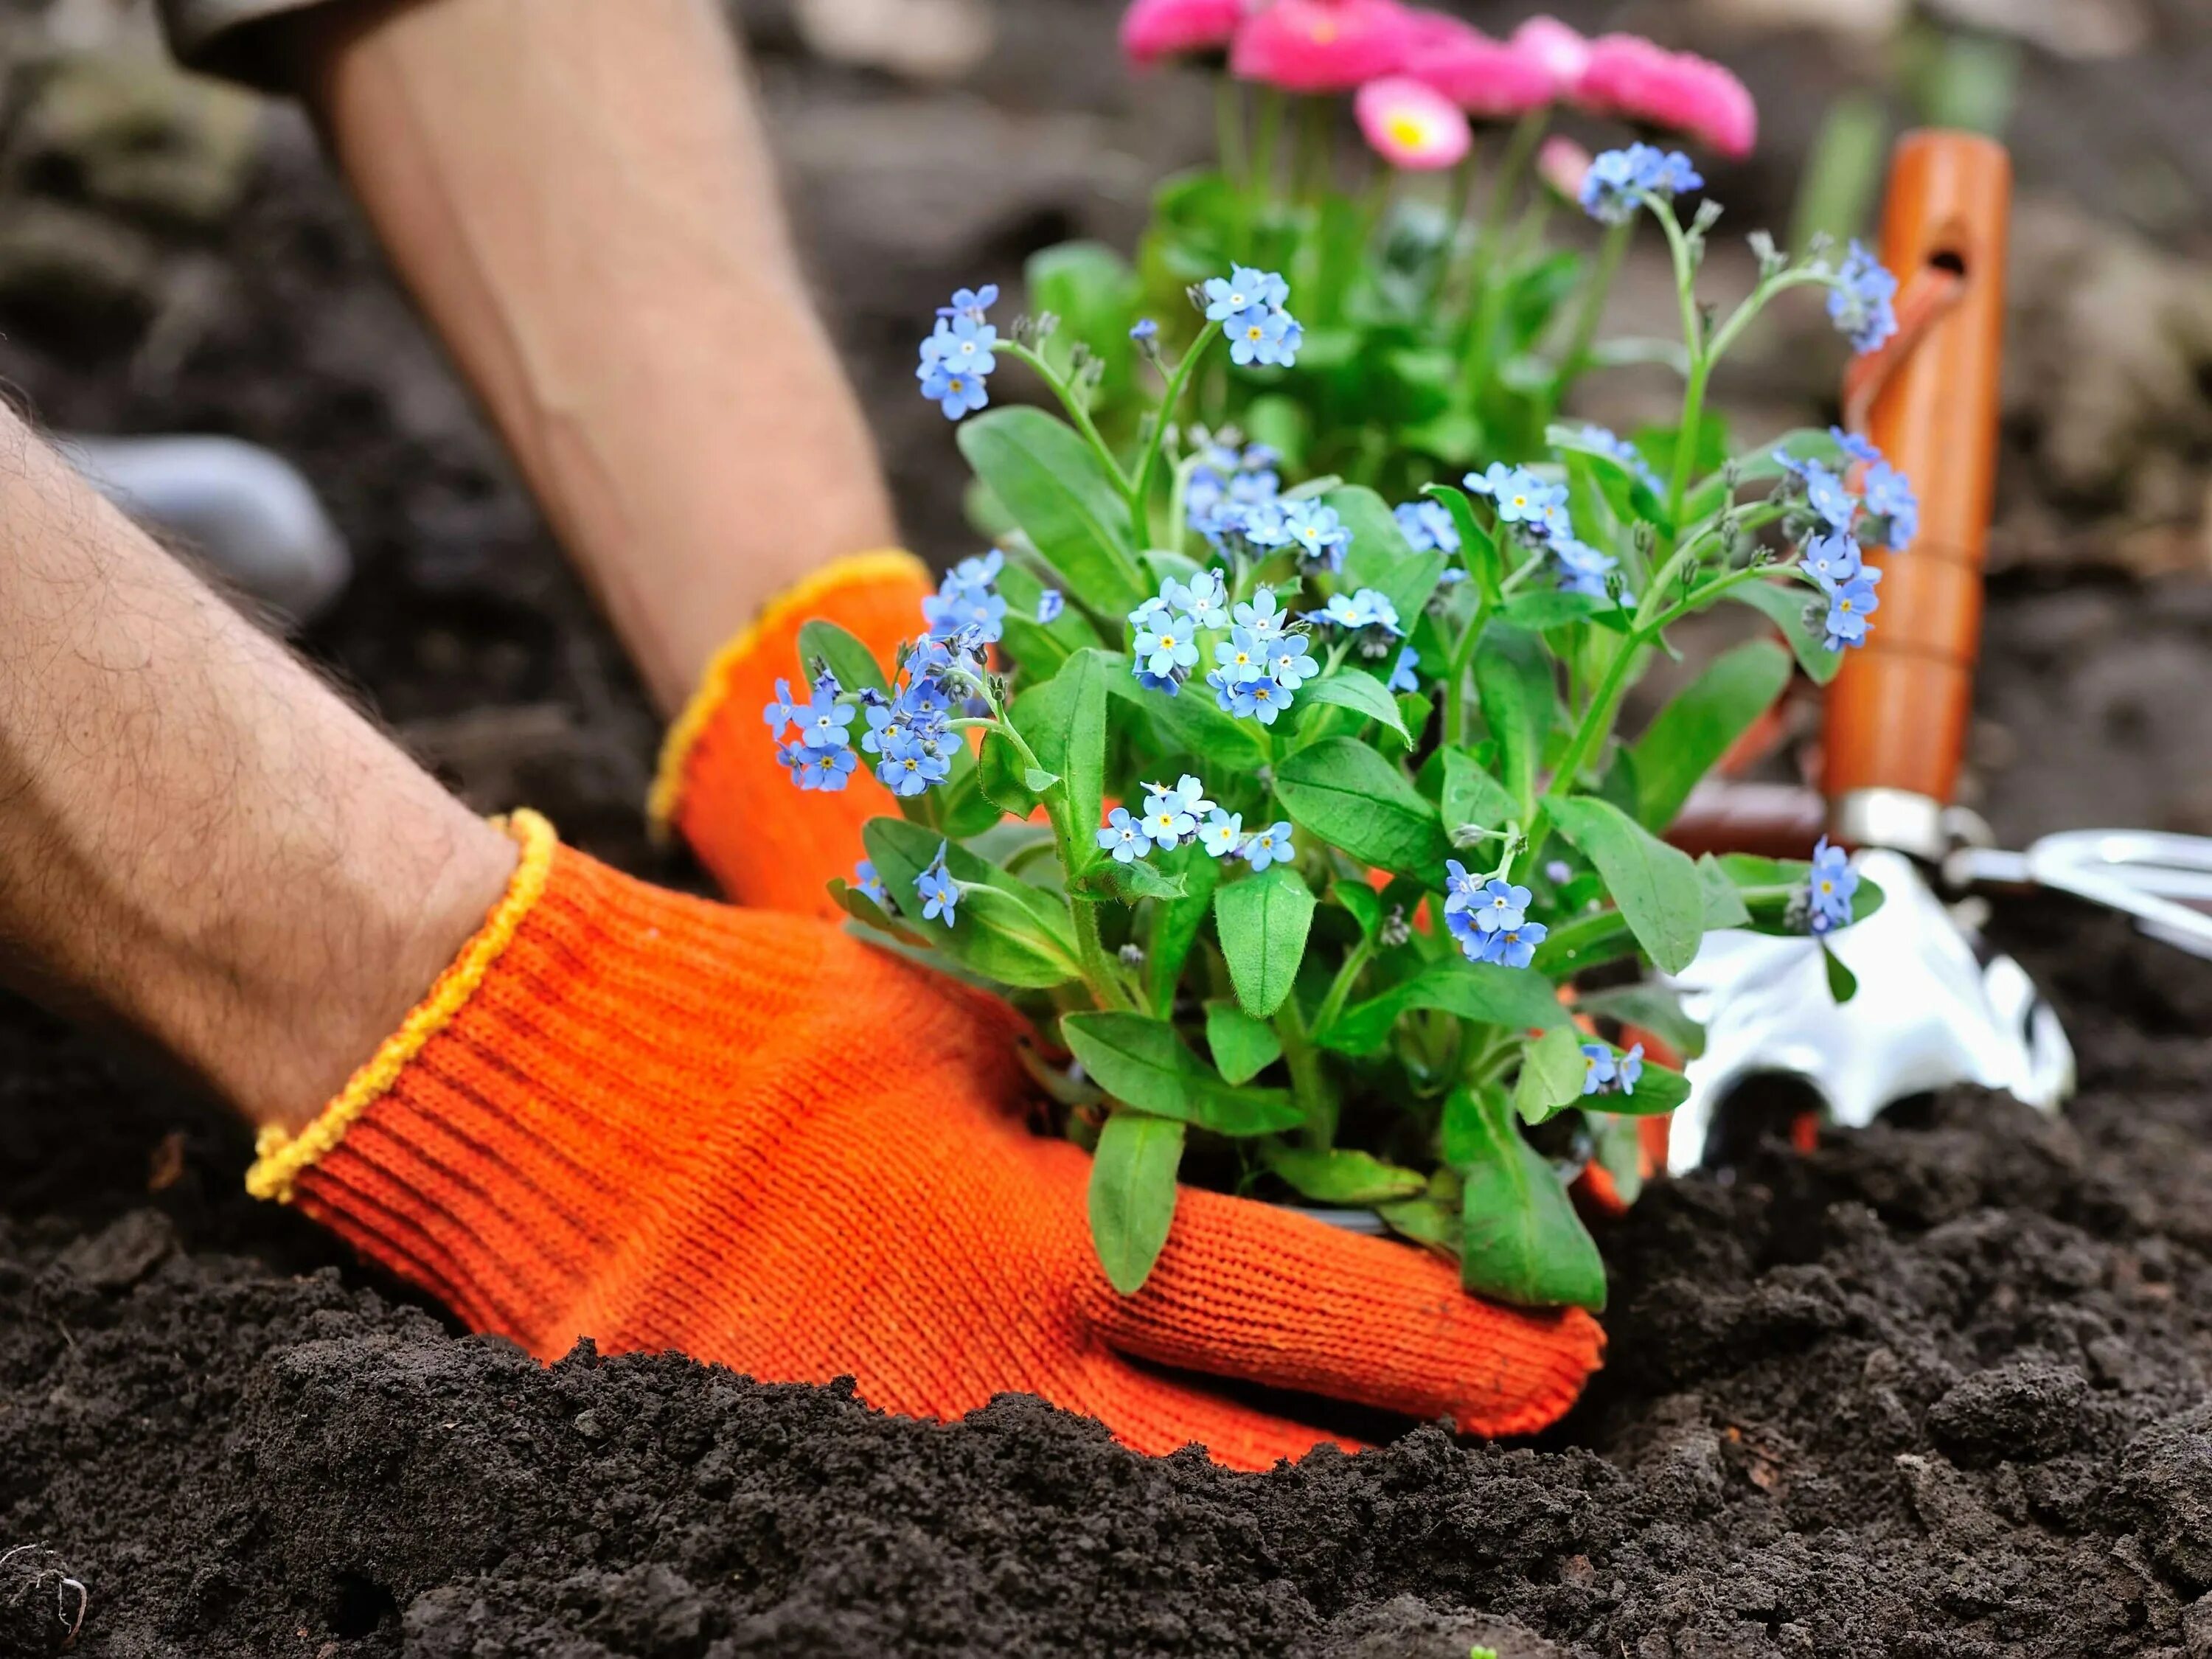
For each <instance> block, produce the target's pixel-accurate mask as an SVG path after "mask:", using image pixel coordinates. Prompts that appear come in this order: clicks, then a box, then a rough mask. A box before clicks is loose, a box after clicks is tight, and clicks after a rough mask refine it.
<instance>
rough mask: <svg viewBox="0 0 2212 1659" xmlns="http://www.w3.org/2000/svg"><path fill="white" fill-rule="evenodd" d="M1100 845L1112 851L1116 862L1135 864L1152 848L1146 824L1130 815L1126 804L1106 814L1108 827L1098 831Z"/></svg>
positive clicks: (1102, 848) (1102, 849)
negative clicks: (1146, 831) (1146, 832)
mask: <svg viewBox="0 0 2212 1659" xmlns="http://www.w3.org/2000/svg"><path fill="white" fill-rule="evenodd" d="M1098 846H1099V848H1100V850H1101V851H1103V852H1106V853H1110V854H1112V855H1113V858H1114V862H1115V863H1116V864H1134V863H1135V862H1136V861H1137V860H1139V859H1140V858H1142V857H1144V856H1145V854H1147V853H1149V852H1151V851H1152V838H1151V837H1150V836H1146V834H1145V827H1144V825H1142V824H1140V823H1138V822H1137V821H1136V820H1135V819H1134V818H1133V817H1130V816H1129V809H1128V808H1127V807H1126V806H1117V807H1115V809H1114V810H1113V811H1110V812H1109V813H1108V814H1107V815H1106V827H1105V828H1104V829H1101V830H1100V831H1099V832H1098Z"/></svg>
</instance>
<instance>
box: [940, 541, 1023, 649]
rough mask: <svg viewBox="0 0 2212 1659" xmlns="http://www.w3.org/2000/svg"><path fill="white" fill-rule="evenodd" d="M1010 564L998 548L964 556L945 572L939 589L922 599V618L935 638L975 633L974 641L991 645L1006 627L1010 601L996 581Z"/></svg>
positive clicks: (944, 638)
mask: <svg viewBox="0 0 2212 1659" xmlns="http://www.w3.org/2000/svg"><path fill="white" fill-rule="evenodd" d="M1004 568H1006V556H1004V555H1003V554H1000V553H999V552H996V551H993V552H990V553H987V554H985V555H983V556H981V557H980V558H972V559H963V560H961V562H959V563H958V564H957V565H955V566H954V567H953V568H951V570H950V571H948V572H947V573H946V574H945V580H943V581H942V582H940V583H939V585H938V589H937V592H934V593H933V594H931V595H930V596H929V597H928V598H927V599H924V600H922V602H921V619H922V621H923V622H924V623H926V624H927V627H928V629H929V636H930V637H931V638H932V639H934V640H951V639H953V638H954V637H955V636H957V635H963V634H969V633H972V635H973V641H974V643H975V644H978V645H991V644H994V643H995V642H996V641H997V640H998V638H999V636H1000V635H1001V634H1002V633H1004V632H1005V631H1006V600H1005V599H1001V598H1000V596H999V593H998V591H997V589H996V588H995V587H994V583H995V582H996V581H997V580H998V579H999V573H1000V570H1002V569H1004Z"/></svg>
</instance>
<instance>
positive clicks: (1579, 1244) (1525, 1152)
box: [1455, 1089, 1605, 1313]
mask: <svg viewBox="0 0 2212 1659" xmlns="http://www.w3.org/2000/svg"><path fill="white" fill-rule="evenodd" d="M1469 1092H1470V1091H1467V1090H1465V1089H1462V1090H1460V1091H1457V1092H1456V1094H1455V1103H1458V1096H1460V1095H1467V1094H1469ZM1468 1107H1471V1108H1472V1109H1468ZM1456 1115H1458V1116H1460V1117H1461V1118H1462V1121H1464V1123H1465V1136H1466V1139H1467V1141H1468V1146H1465V1147H1463V1148H1462V1150H1464V1151H1466V1152H1468V1153H1469V1154H1470V1156H1468V1158H1466V1160H1465V1161H1464V1162H1463V1163H1462V1164H1461V1165H1460V1168H1461V1170H1462V1173H1463V1174H1464V1176H1465V1177H1466V1182H1467V1184H1466V1186H1465V1188H1463V1189H1462V1194H1461V1200H1460V1203H1461V1220H1462V1228H1463V1231H1462V1235H1461V1255H1460V1282H1461V1283H1462V1284H1463V1285H1466V1286H1467V1288H1468V1290H1470V1291H1474V1293H1475V1294H1476V1295H1478V1296H1486V1297H1492V1298H1493V1299H1495V1300H1497V1301H1499V1302H1508V1303H1511V1304H1515V1305H1516V1306H1519V1307H1524V1308H1549V1307H1558V1306H1560V1305H1562V1304H1565V1305H1568V1306H1572V1307H1580V1308H1588V1309H1589V1310H1591V1311H1592V1312H1593V1313H1596V1312H1601V1311H1603V1310H1604V1308H1605V1262H1604V1261H1603V1260H1602V1259H1601V1257H1600V1256H1599V1255H1598V1253H1597V1245H1596V1243H1595V1241H1593V1240H1592V1239H1591V1237H1590V1236H1589V1230H1588V1229H1586V1228H1585V1227H1584V1226H1583V1223H1582V1218H1581V1217H1580V1216H1578V1215H1577V1214H1576V1213H1575V1206H1574V1203H1573V1201H1572V1200H1570V1199H1569V1198H1568V1196H1567V1189H1566V1188H1565V1187H1563V1186H1561V1185H1560V1184H1559V1176H1556V1175H1554V1174H1553V1172H1552V1166H1551V1165H1550V1164H1548V1163H1547V1162H1546V1161H1545V1159H1544V1158H1543V1156H1542V1155H1541V1153H1539V1152H1537V1151H1536V1149H1535V1148H1534V1147H1533V1146H1530V1145H1529V1144H1528V1142H1527V1141H1526V1140H1523V1139H1522V1138H1521V1133H1520V1131H1519V1130H1518V1129H1517V1128H1516V1127H1514V1123H1513V1119H1512V1117H1511V1115H1510V1112H1509V1110H1508V1109H1507V1108H1506V1105H1505V1103H1504V1098H1503V1097H1482V1096H1475V1097H1473V1098H1472V1100H1471V1101H1469V1102H1468V1103H1467V1105H1466V1106H1462V1109H1461V1111H1460V1112H1459V1113H1458V1114H1456Z"/></svg>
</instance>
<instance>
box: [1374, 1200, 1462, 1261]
mask: <svg viewBox="0 0 2212 1659" xmlns="http://www.w3.org/2000/svg"><path fill="white" fill-rule="evenodd" d="M1375 1213H1376V1214H1377V1215H1379V1216H1381V1217H1382V1218H1383V1220H1384V1221H1386V1222H1388V1223H1389V1226H1390V1231H1392V1232H1394V1233H1397V1234H1399V1235H1400V1236H1401V1237H1406V1238H1410V1239H1412V1240H1413V1243H1416V1244H1422V1245H1425V1246H1427V1247H1428V1248H1429V1249H1431V1250H1433V1251H1435V1252H1436V1253H1437V1255H1441V1256H1446V1257H1449V1258H1450V1259H1451V1260H1452V1261H1458V1260H1459V1239H1460V1220H1459V1206H1458V1205H1456V1204H1453V1205H1450V1206H1446V1205H1444V1204H1443V1203H1442V1202H1440V1201H1439V1200H1436V1199H1433V1198H1409V1199H1407V1200H1404V1201H1403V1202H1401V1203H1397V1204H1378V1205H1376V1206H1375Z"/></svg>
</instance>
